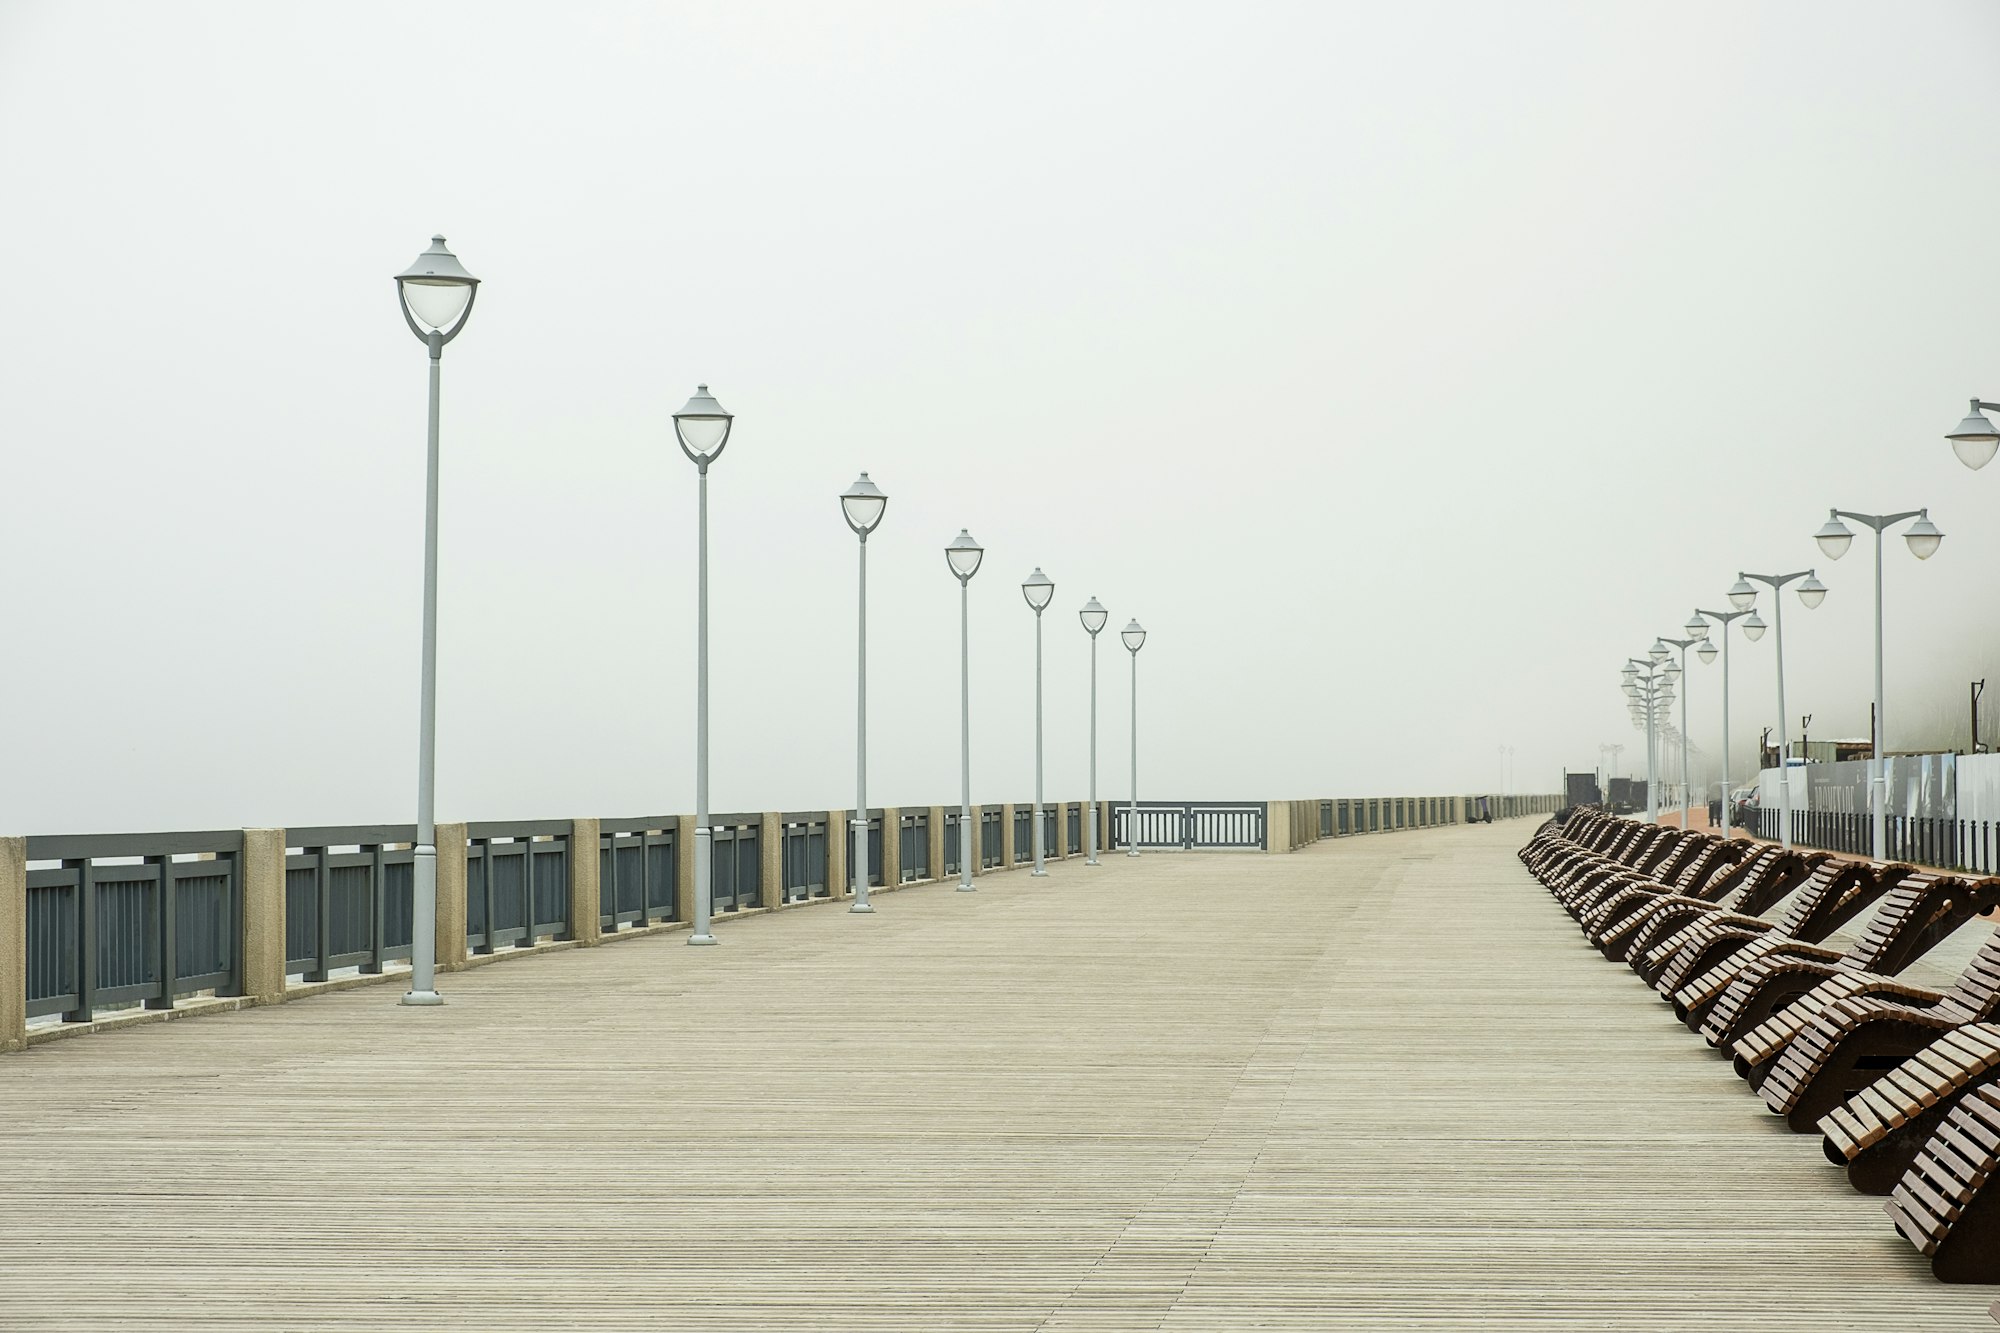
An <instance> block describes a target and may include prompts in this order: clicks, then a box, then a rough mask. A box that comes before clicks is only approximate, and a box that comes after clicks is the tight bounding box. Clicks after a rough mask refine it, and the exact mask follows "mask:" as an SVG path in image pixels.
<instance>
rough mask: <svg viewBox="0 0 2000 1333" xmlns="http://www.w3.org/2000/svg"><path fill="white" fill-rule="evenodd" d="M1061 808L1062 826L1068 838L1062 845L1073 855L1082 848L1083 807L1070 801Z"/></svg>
mask: <svg viewBox="0 0 2000 1333" xmlns="http://www.w3.org/2000/svg"><path fill="white" fill-rule="evenodd" d="M1062 810H1063V827H1064V829H1066V830H1067V833H1068V840H1067V841H1065V842H1064V843H1063V846H1064V847H1067V848H1068V849H1069V851H1070V854H1071V855H1075V854H1076V853H1077V852H1080V851H1082V850H1083V807H1082V806H1080V805H1077V804H1076V803H1074V802H1071V803H1070V804H1069V805H1066V806H1064V807H1063V808H1062Z"/></svg>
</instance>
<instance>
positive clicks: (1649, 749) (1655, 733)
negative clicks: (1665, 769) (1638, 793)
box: [1646, 678, 1660, 824]
mask: <svg viewBox="0 0 2000 1333" xmlns="http://www.w3.org/2000/svg"><path fill="white" fill-rule="evenodd" d="M1659 697H1660V687H1659V686H1658V685H1657V684H1656V683H1654V681H1653V680H1652V679H1651V678H1649V679H1648V680H1647V683H1646V822H1647V823H1649V824H1657V823H1659V822H1660V778H1659V772H1660V767H1659V755H1660V735H1659V726H1658V722H1659V716H1660V702H1659Z"/></svg>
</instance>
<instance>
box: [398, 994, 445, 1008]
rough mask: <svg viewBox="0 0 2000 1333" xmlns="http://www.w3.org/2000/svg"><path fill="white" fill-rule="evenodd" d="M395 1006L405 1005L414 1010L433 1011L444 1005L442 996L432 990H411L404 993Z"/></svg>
mask: <svg viewBox="0 0 2000 1333" xmlns="http://www.w3.org/2000/svg"><path fill="white" fill-rule="evenodd" d="M396 1003H397V1004H406V1005H409V1006H410V1007H411V1008H416V1009H433V1008H436V1007H437V1006H438V1005H441V1004H443V1003H444V996H442V995H440V994H438V993H437V992H436V991H434V990H413V991H407V992H405V993H404V995H403V998H402V999H400V1000H398V1001H396Z"/></svg>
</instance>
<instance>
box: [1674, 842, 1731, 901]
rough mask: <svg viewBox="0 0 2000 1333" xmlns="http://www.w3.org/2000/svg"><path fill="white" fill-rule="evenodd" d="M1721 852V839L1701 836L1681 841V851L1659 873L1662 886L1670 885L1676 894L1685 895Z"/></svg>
mask: <svg viewBox="0 0 2000 1333" xmlns="http://www.w3.org/2000/svg"><path fill="white" fill-rule="evenodd" d="M1721 850H1722V839H1720V838H1710V837H1707V836H1705V835H1703V834H1699V833H1697V834H1695V835H1693V836H1692V837H1689V838H1684V839H1682V840H1681V849H1680V851H1679V852H1677V853H1675V855H1674V858H1673V860H1672V862H1670V863H1669V864H1668V865H1667V866H1665V867H1664V868H1663V869H1662V870H1661V873H1660V877H1659V878H1660V882H1661V883H1662V884H1671V885H1673V887H1674V891H1675V892H1676V893H1686V892H1687V891H1688V890H1689V889H1690V888H1691V887H1693V886H1694V885H1695V884H1696V883H1697V882H1699V880H1700V877H1701V875H1702V874H1703V873H1704V872H1705V871H1706V869H1707V867H1708V865H1709V864H1710V863H1711V862H1712V861H1714V860H1715V858H1716V855H1717V854H1718V853H1719V852H1721Z"/></svg>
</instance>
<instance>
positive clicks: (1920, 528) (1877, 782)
mask: <svg viewBox="0 0 2000 1333" xmlns="http://www.w3.org/2000/svg"><path fill="white" fill-rule="evenodd" d="M1984 406H1989V404H1984V403H1981V404H1977V405H1976V406H1975V409H1974V411H1975V415H1976V414H1977V408H1978V407H1984ZM1981 420H1984V418H1983V417H1982V418H1981ZM1966 424H1969V423H1964V422H1962V423H1960V429H1961V430H1963V429H1964V427H1965V425H1966ZM1959 442H1960V441H1959V437H1957V436H1954V437H1953V439H1952V444H1953V446H1954V447H1957V446H1958V445H1959ZM1988 456H1989V457H1990V456H1991V455H1990V454H1989V455H1988ZM1959 457H1960V458H1965V457H1966V453H1965V450H1964V449H1963V448H1960V449H1959ZM1843 518H1851V519H1853V520H1854V521H1855V522H1856V523H1861V524H1864V525H1866V526H1868V527H1871V528H1873V529H1874V530H1875V742H1874V744H1873V745H1872V746H1870V747H1869V748H1870V750H1871V751H1872V752H1873V754H1872V756H1871V759H1870V762H1871V763H1872V764H1873V765H1874V773H1873V777H1872V779H1871V780H1870V782H1869V784H1868V785H1869V788H1870V800H1871V803H1872V804H1873V806H1874V818H1873V821H1872V822H1873V825H1874V836H1873V839H1872V843H1873V852H1872V855H1873V856H1874V858H1875V859H1876V860H1877V861H1886V860H1888V859H1889V764H1888V760H1887V758H1886V753H1887V751H1888V748H1889V730H1888V726H1887V724H1886V723H1885V722H1884V720H1883V717H1882V534H1883V532H1884V531H1886V530H1887V529H1889V528H1891V527H1893V526H1894V525H1896V524H1898V523H1901V522H1903V521H1905V520H1906V519H1915V520H1916V522H1914V523H1912V524H1910V526H1909V528H1908V529H1907V530H1905V531H1904V533H1903V541H1904V542H1905V543H1906V544H1907V545H1908V546H1909V548H1910V554H1911V555H1913V556H1915V557H1916V558H1917V559H1919V560H1928V559H1930V558H1931V557H1932V556H1934V555H1936V554H1937V549H1938V547H1939V546H1940V545H1942V544H1943V542H1944V534H1943V533H1942V532H1939V531H1938V530H1937V525H1936V524H1934V523H1932V522H1931V519H1930V510H1928V509H1910V510H1905V511H1904V512H1902V513H1900V514H1857V513H1854V512H1852V511H1850V510H1846V509H1835V510H1832V511H1831V512H1830V513H1829V514H1828V516H1827V520H1826V522H1825V523H1823V524H1821V525H1820V529H1819V531H1818V532H1815V533H1814V534H1813V540H1814V541H1816V542H1818V543H1819V549H1820V550H1821V551H1823V552H1825V553H1826V558H1827V559H1829V560H1838V559H1840V557H1842V556H1844V555H1846V554H1847V548H1848V547H1849V546H1850V545H1851V544H1852V543H1853V541H1854V532H1853V530H1852V529H1851V528H1849V527H1848V526H1847V525H1846V524H1845V523H1842V522H1841V521H1840V520H1841V519H1843Z"/></svg>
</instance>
